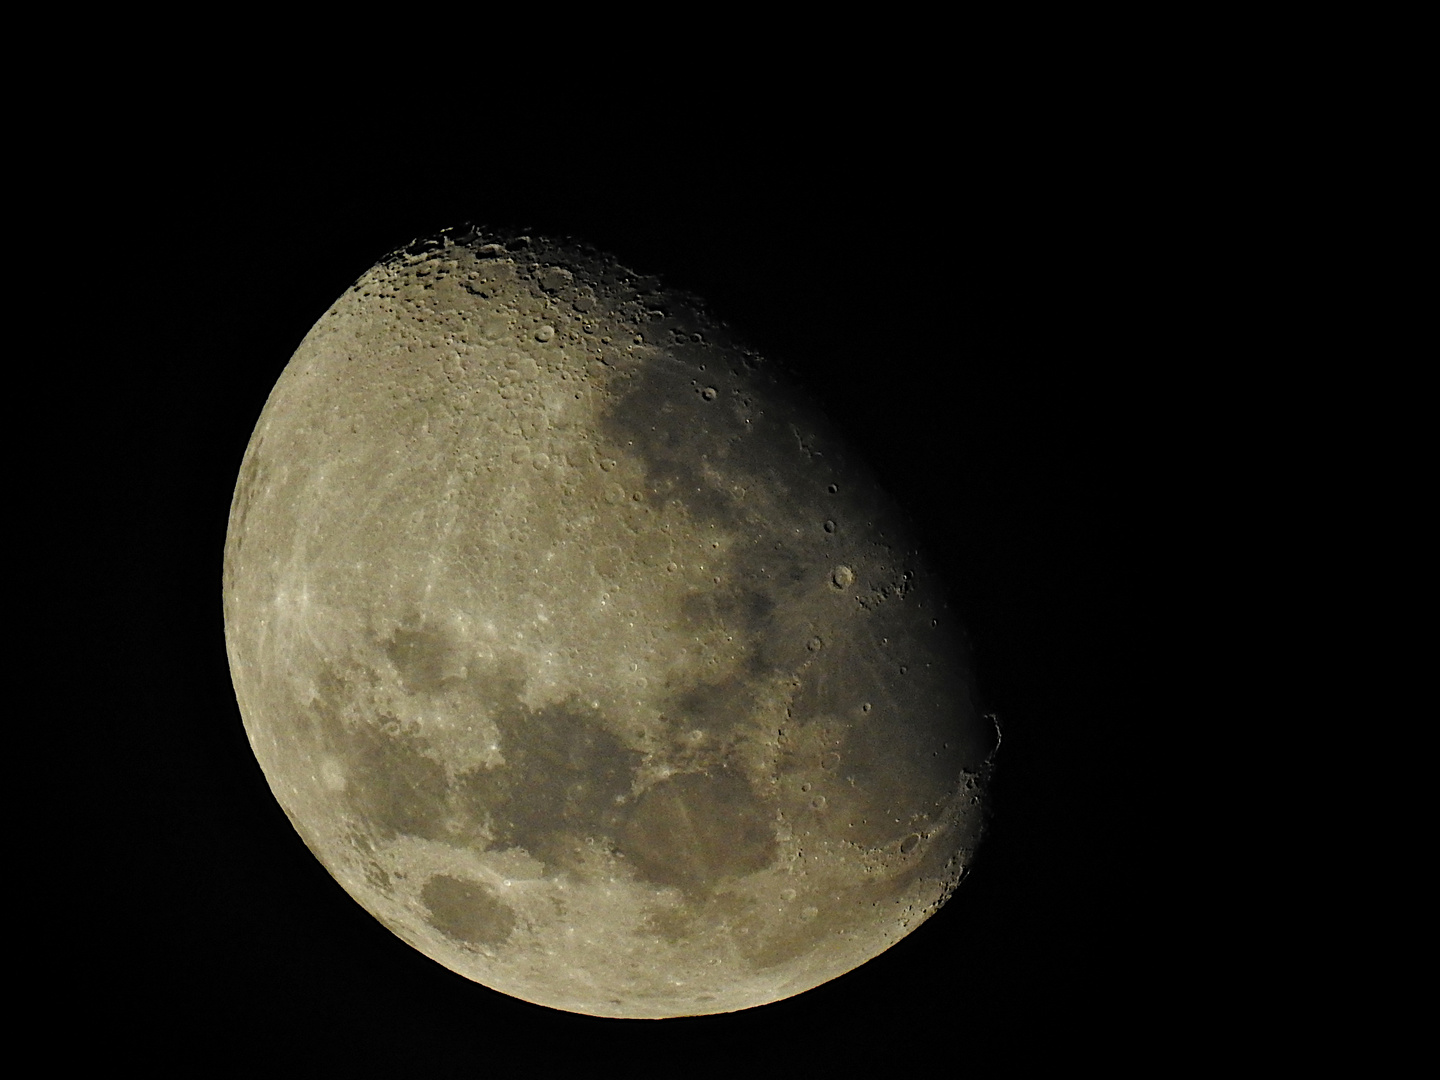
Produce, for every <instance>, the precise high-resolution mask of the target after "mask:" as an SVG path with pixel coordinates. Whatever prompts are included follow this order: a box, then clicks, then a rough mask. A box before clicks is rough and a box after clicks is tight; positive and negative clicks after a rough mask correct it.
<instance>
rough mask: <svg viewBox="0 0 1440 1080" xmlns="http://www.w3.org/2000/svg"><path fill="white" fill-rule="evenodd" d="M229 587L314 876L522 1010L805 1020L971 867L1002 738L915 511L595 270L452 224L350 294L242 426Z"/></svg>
mask: <svg viewBox="0 0 1440 1080" xmlns="http://www.w3.org/2000/svg"><path fill="white" fill-rule="evenodd" d="M877 374H878V375H879V377H883V373H877ZM223 588H224V614H225V639H226V647H227V651H228V656H229V661H230V670H231V675H232V680H233V683H234V687H235V693H236V698H237V700H238V703H239V706H240V711H241V715H242V717H243V719H244V723H245V729H246V732H247V735H248V738H249V741H250V745H251V747H252V749H253V750H254V753H255V756H256V758H257V759H258V761H259V764H260V766H261V768H262V770H263V771H264V774H265V777H266V779H267V780H268V782H269V784H270V787H271V790H272V791H273V793H274V795H275V797H276V799H277V800H278V801H279V803H280V805H281V806H282V807H283V808H284V810H285V812H286V814H287V815H288V817H289V818H290V820H291V822H292V823H293V825H294V827H295V829H296V830H297V832H298V833H299V834H300V836H301V837H302V838H303V839H304V841H305V843H306V845H307V846H308V847H309V848H310V850H311V851H312V852H313V853H314V855H315V856H316V858H318V859H319V860H320V862H321V863H323V864H324V866H325V867H326V869H327V870H328V871H329V872H330V873H331V874H332V875H333V876H334V877H335V878H336V880H337V881H338V882H339V883H340V884H341V885H342V886H343V887H344V888H345V890H346V891H347V892H348V893H349V894H350V895H351V896H352V897H353V898H354V899H355V900H356V901H358V902H359V903H360V904H361V905H363V906H364V907H365V909H366V910H368V911H369V912H370V913H371V914H372V915H374V916H375V918H377V919H378V920H380V921H381V922H382V923H383V924H384V925H385V926H387V927H388V928H389V929H390V930H391V931H393V932H394V933H395V934H396V935H397V936H398V937H399V938H401V939H402V940H403V941H405V942H407V943H409V944H410V945H411V946H413V947H414V948H416V949H418V950H419V951H421V952H422V953H424V954H425V955H427V956H429V957H430V958H432V959H433V960H435V961H437V962H438V963H440V964H443V965H444V966H445V967H447V968H449V969H451V970H452V971H455V972H457V973H459V974H461V975H463V976H465V977H466V978H469V979H471V980H474V981H475V982H478V983H481V984H483V985H485V986H488V987H491V988H493V989H495V990H498V991H500V992H503V993H505V994H509V995H512V996H514V997H517V998H521V999H523V1000H525V1001H529V1002H533V1003H536V1004H540V1005H544V1006H548V1007H551V1008H555V1009H560V1010H565V1011H570V1012H576V1013H584V1014H589V1015H595V1016H608V1017H645V1018H662V1017H675V1016H691V1015H701V1014H709V1013H723V1012H732V1011H735V1010H740V1009H747V1008H751V1007H754V1006H758V1005H763V1004H765V1003H768V1002H773V1001H778V1000H781V999H784V998H787V997H790V996H792V995H795V994H798V993H801V992H803V991H805V990H808V989H811V988H813V987H815V986H818V985H820V984H822V983H824V982H827V981H828V980H831V979H834V978H836V977H838V976H841V975H843V974H844V973H846V972H848V971H850V970H852V969H854V968H855V967H857V966H859V965H860V964H863V963H864V962H866V961H867V960H869V959H871V958H873V957H875V956H876V955H878V954H880V953H881V952H883V951H884V950H885V949H887V948H889V947H890V946H891V945H893V944H894V943H895V942H896V941H898V940H899V939H900V938H902V937H903V936H905V935H906V934H908V933H909V932H910V931H912V930H913V929H914V928H915V927H916V926H918V925H919V924H920V923H921V922H922V921H923V920H924V919H926V918H927V917H928V916H929V915H930V914H932V913H933V912H934V911H936V910H937V909H938V908H939V907H940V905H942V904H943V903H944V902H945V901H946V900H947V899H948V898H949V896H950V895H951V893H952V892H953V891H954V889H955V888H956V886H957V884H958V882H959V881H960V879H961V877H962V875H963V873H964V871H965V869H966V868H967V866H968V865H969V863H970V861H971V859H972V857H973V854H974V851H975V849H976V846H977V844H978V842H979V840H980V837H981V834H982V825H983V821H984V813H985V810H986V805H985V802H984V792H985V785H986V780H987V778H988V775H989V771H990V766H991V761H992V757H993V752H994V749H995V746H996V732H995V729H994V726H993V723H992V722H991V721H990V720H989V719H988V718H987V717H986V716H984V715H983V713H982V712H981V710H980V708H979V707H978V705H977V702H976V695H975V690H974V679H973V676H972V673H971V670H970V667H969V662H968V659H967V654H966V651H965V649H964V643H963V636H962V631H961V628H960V626H959V623H958V621H957V618H956V615H955V613H954V612H953V611H952V610H951V608H950V607H949V605H948V604H947V602H946V600H945V589H944V582H943V579H942V577H941V576H940V575H939V574H938V573H937V570H936V568H935V567H933V566H932V565H930V564H929V563H928V562H927V560H926V558H925V556H924V553H923V552H922V551H920V550H918V549H917V547H916V544H915V541H914V537H913V536H912V535H911V534H910V532H909V531H908V530H907V526H906V519H905V517H904V515H903V513H902V512H901V510H900V509H899V508H898V507H896V506H895V505H894V504H893V503H892V501H891V500H890V499H889V498H888V497H887V496H886V494H885V492H884V491H883V490H882V488H881V486H880V484H879V483H878V482H877V480H876V478H875V476H874V475H873V474H872V472H871V471H870V470H869V469H868V468H867V466H866V464H865V462H864V461H862V460H860V459H859V458H858V456H857V455H856V454H855V452H854V451H853V450H852V448H851V447H850V446H848V445H847V442H846V439H845V437H844V432H841V431H836V430H834V429H833V427H832V425H830V424H829V423H828V422H827V421H826V419H825V417H824V415H823V414H822V412H821V411H820V410H819V409H818V408H817V407H816V406H815V404H814V401H813V399H812V397H811V396H810V394H809V393H808V392H807V390H806V388H805V387H804V386H802V385H799V384H798V382H797V381H796V380H795V379H794V378H793V377H792V376H791V375H790V374H789V373H788V372H787V370H786V369H785V368H784V367H783V366H782V365H780V364H778V363H776V362H775V361H773V360H772V359H771V358H769V357H766V356H764V355H762V354H761V353H760V352H758V351H756V350H755V349H754V348H752V347H751V346H750V345H748V344H747V343H746V342H745V341H744V340H743V338H742V337H740V336H739V335H737V334H736V333H735V332H733V331H732V330H731V329H730V328H729V327H727V326H726V325H725V324H724V323H723V322H722V321H720V320H719V319H717V318H715V317H714V316H712V315H711V314H709V313H708V312H707V311H706V309H705V307H704V305H703V304H702V303H701V302H699V301H697V300H695V299H694V298H691V297H688V296H684V295H679V294H676V293H674V292H672V291H669V290H667V289H666V288H664V287H663V286H662V285H661V284H660V282H659V281H658V280H657V279H655V278H650V277H646V276H643V275H641V274H638V273H635V272H632V271H631V270H629V269H627V268H626V267H624V266H622V265H620V264H619V263H618V262H616V261H615V260H614V259H613V258H611V257H609V256H607V255H605V254H603V253H601V252H598V251H595V250H593V249H590V248H588V247H586V246H584V245H581V244H577V243H574V242H570V241H563V242H562V241H551V240H546V239H543V238H539V237H530V236H523V235H515V234H511V233H498V232H489V231H485V230H481V229H478V228H474V227H469V226H465V227H461V228H457V229H453V230H447V231H445V232H443V233H441V234H440V235H438V236H435V237H432V238H429V239H425V240H422V241H417V242H416V243H414V244H411V245H409V246H408V247H406V248H405V249H403V250H401V251H397V252H394V253H392V254H391V255H389V256H387V257H385V258H384V259H382V260H381V261H380V262H379V263H377V264H376V265H375V266H374V267H373V268H371V269H370V270H369V271H368V272H366V273H365V274H364V275H362V276H361V278H360V279H359V280H358V281H356V282H355V283H354V284H353V286H351V287H350V288H349V289H348V290H346V292H345V293H344V294H343V295H342V296H341V297H340V298H339V299H338V300H337V301H336V302H335V303H334V305H333V306H332V307H331V308H330V309H329V310H328V311H327V312H326V313H325V314H324V315H323V316H322V317H321V318H320V320H319V321H318V322H317V323H316V324H315V326H314V327H313V328H312V329H311V331H310V332H309V334H308V335H307V336H306V337H305V339H304V341H303V342H302V343H301V344H300V346H299V348H298V350H297V351H296V353H295V355H294V357H293V358H292V359H291V360H290V363H289V365H288V366H287V367H286V369H285V371H284V372H283V374H282V375H281V377H280V379H279V381H278V382H277V384H276V385H275V388H274V390H273V391H272V393H271V394H270V397H269V400H268V401H267V402H266V404H265V407H264V410H263V412H262V413H261V415H260V418H259V421H258V423H257V424H256V427H255V431H254V434H253V436H252V438H251V440H250V443H249V446H248V448H247V450H246V452H245V455H244V459H243V462H242V464H241V468H240V474H239V478H238V481H237V483H236V486H235V492H234V497H233V500H232V504H231V510H230V519H229V527H228V531H227V535H226V544H225V553H224V571H223Z"/></svg>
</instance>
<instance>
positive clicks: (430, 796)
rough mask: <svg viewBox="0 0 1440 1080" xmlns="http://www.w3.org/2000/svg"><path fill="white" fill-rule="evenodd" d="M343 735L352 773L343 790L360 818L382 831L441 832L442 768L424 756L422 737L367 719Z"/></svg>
mask: <svg viewBox="0 0 1440 1080" xmlns="http://www.w3.org/2000/svg"><path fill="white" fill-rule="evenodd" d="M388 719H389V718H387V717H381V720H382V721H385V720H388ZM390 722H391V724H392V725H393V724H394V721H390ZM343 739H344V748H343V750H342V753H343V754H344V756H345V760H346V762H347V765H348V768H347V772H348V773H349V775H350V777H351V779H352V782H351V783H349V784H348V785H347V786H346V788H345V795H346V798H347V799H348V800H349V802H350V806H351V808H352V809H353V810H354V811H355V813H357V814H359V815H360V816H361V818H362V820H364V821H366V822H368V823H369V824H370V825H371V826H372V827H373V828H374V829H375V831H376V832H377V833H378V834H380V835H382V836H387V837H389V836H394V835H396V834H404V835H408V836H420V837H424V838H426V839H429V840H438V839H441V838H443V837H444V835H445V833H444V824H443V823H444V821H445V819H446V817H447V816H448V815H447V811H446V777H445V770H444V768H443V767H442V766H441V765H440V764H439V763H438V762H436V761H434V760H432V759H430V758H428V757H425V756H424V754H423V752H422V751H423V750H424V746H425V744H424V743H423V742H421V741H420V740H419V739H415V738H411V737H410V736H407V735H404V734H400V733H398V732H397V733H395V734H391V733H389V732H386V731H383V730H380V729H378V728H375V727H372V726H370V725H368V724H364V725H357V726H356V727H354V728H351V729H348V730H346V731H345V732H344V736H343Z"/></svg>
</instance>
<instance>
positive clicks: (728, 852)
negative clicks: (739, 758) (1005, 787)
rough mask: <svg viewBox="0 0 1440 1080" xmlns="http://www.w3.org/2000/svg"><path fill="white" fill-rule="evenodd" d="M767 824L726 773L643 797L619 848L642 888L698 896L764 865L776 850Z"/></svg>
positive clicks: (663, 785)
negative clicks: (644, 882) (648, 884)
mask: <svg viewBox="0 0 1440 1080" xmlns="http://www.w3.org/2000/svg"><path fill="white" fill-rule="evenodd" d="M772 817H773V815H772V814H771V813H770V812H769V811H768V810H767V808H766V807H765V805H764V804H763V803H762V802H761V801H760V800H759V799H758V798H756V796H755V795H754V793H753V792H751V790H750V787H749V785H748V784H746V783H745V781H744V780H743V779H742V778H741V777H739V776H737V775H735V774H734V773H731V772H730V771H729V770H726V769H719V770H716V771H715V772H712V773H710V774H700V773H690V774H686V775H683V776H676V777H672V778H670V779H669V780H664V781H661V782H660V783H659V784H656V785H655V786H654V787H652V788H651V789H650V790H649V791H647V792H646V793H645V794H644V795H643V796H641V798H640V800H639V803H638V804H637V805H636V807H635V809H634V811H633V812H632V813H631V814H630V816H629V819H628V820H627V821H626V822H625V825H624V828H623V829H622V831H621V834H620V847H621V850H622V851H623V853H624V854H625V856H626V857H627V858H628V859H630V860H631V862H632V863H633V865H634V866H635V868H636V869H637V870H638V871H639V872H640V873H641V874H642V875H643V876H644V877H645V878H647V879H648V880H650V881H653V882H656V883H657V884H661V885H673V886H676V887H678V888H681V889H685V890H687V891H690V892H694V893H704V892H707V891H709V890H710V889H712V888H713V887H715V886H716V885H719V884H721V883H722V882H724V881H725V880H727V879H729V878H732V877H737V876H739V875H742V874H749V873H753V872H755V871H757V870H763V869H764V868H765V867H767V866H769V865H770V863H771V861H772V860H773V858H774V857H775V850H776V844H775V837H774V828H773V824H772Z"/></svg>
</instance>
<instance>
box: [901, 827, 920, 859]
mask: <svg viewBox="0 0 1440 1080" xmlns="http://www.w3.org/2000/svg"><path fill="white" fill-rule="evenodd" d="M919 843H920V835H919V834H918V833H913V832H912V833H911V834H910V835H909V836H907V837H905V839H904V840H901V841H900V854H901V855H909V854H910V852H912V851H914V850H915V848H916V845H918V844H919Z"/></svg>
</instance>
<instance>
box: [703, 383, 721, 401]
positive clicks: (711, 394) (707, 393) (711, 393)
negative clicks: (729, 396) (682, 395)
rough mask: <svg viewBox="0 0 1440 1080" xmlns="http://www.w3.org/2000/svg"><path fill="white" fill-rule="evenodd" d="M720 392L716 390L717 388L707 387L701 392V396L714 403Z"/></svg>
mask: <svg viewBox="0 0 1440 1080" xmlns="http://www.w3.org/2000/svg"><path fill="white" fill-rule="evenodd" d="M718 392H719V391H717V390H716V389H715V387H713V386H707V387H705V389H704V390H701V391H700V396H701V397H702V398H704V399H705V400H706V401H714V400H715V396H716V394H717V393H718Z"/></svg>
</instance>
